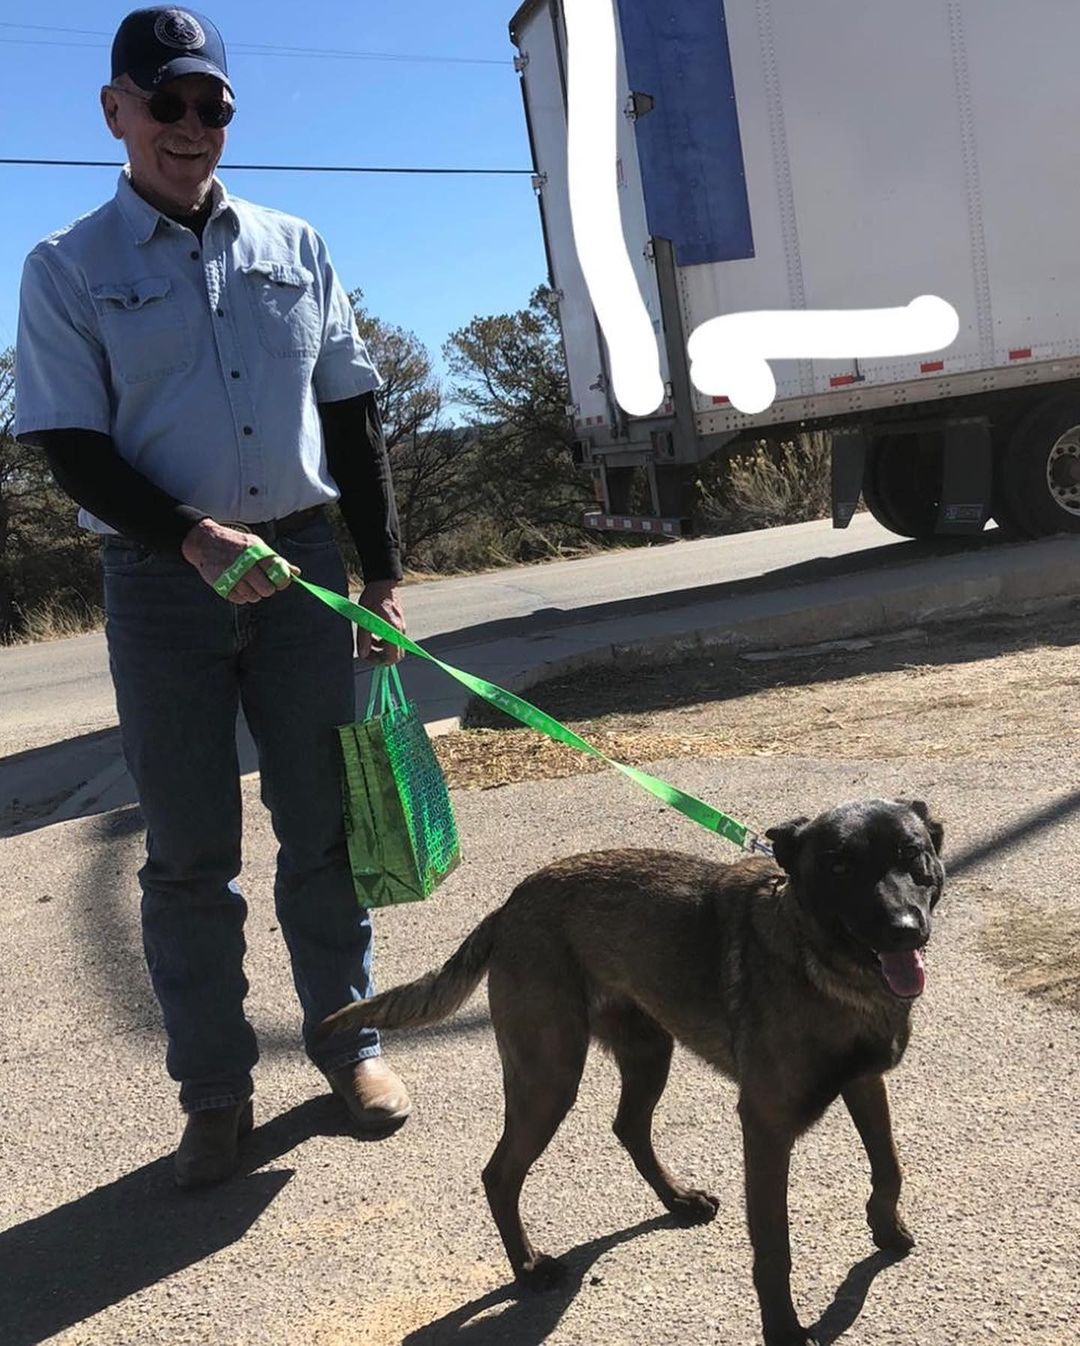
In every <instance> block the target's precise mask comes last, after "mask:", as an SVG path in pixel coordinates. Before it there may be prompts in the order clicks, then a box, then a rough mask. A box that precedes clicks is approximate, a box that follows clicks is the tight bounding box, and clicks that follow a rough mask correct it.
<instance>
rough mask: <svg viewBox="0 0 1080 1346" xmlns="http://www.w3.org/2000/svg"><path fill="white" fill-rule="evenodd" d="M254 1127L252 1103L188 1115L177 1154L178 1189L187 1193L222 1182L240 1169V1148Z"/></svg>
mask: <svg viewBox="0 0 1080 1346" xmlns="http://www.w3.org/2000/svg"><path fill="white" fill-rule="evenodd" d="M253 1125H254V1119H253V1116H252V1109H251V1099H250V1098H249V1099H248V1100H247V1102H246V1103H235V1104H230V1105H229V1106H228V1107H226V1108H204V1109H203V1110H202V1111H201V1112H191V1113H188V1119H187V1124H186V1125H185V1127H184V1134H183V1136H181V1138H180V1144H179V1146H178V1147H177V1150H176V1156H175V1159H174V1161H173V1162H174V1165H175V1170H176V1185H177V1187H182V1188H183V1189H184V1190H185V1191H190V1190H191V1188H193V1187H209V1186H210V1184H211V1183H215V1182H222V1181H223V1180H224V1179H225V1178H227V1177H228V1176H229V1175H230V1174H231V1173H232V1172H233V1171H234V1170H235V1168H236V1164H237V1157H238V1156H237V1146H238V1144H239V1142H240V1141H241V1140H243V1138H244V1137H245V1136H246V1135H248V1134H249V1133H250V1131H251V1128H252V1126H253Z"/></svg>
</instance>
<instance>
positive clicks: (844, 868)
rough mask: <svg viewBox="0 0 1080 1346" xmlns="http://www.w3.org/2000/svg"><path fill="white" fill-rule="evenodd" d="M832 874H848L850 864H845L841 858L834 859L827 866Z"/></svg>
mask: <svg viewBox="0 0 1080 1346" xmlns="http://www.w3.org/2000/svg"><path fill="white" fill-rule="evenodd" d="M829 868H830V869H831V870H832V872H833V873H834V874H850V873H851V866H850V865H848V864H845V863H844V861H843V860H834V861H833V862H832V864H831V865H830V866H829Z"/></svg>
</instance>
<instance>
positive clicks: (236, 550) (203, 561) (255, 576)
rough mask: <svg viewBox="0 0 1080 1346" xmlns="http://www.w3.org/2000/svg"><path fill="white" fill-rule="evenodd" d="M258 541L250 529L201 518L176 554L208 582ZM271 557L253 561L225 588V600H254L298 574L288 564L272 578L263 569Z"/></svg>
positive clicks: (288, 581) (259, 539)
mask: <svg viewBox="0 0 1080 1346" xmlns="http://www.w3.org/2000/svg"><path fill="white" fill-rule="evenodd" d="M261 541H262V539H261V538H259V537H256V536H255V534H254V533H245V532H243V531H241V530H240V529H238V528H229V527H227V526H226V525H225V524H221V523H215V521H214V520H213V519H202V520H200V522H199V523H197V524H196V525H195V527H194V528H192V530H191V531H190V532H189V533H188V534H187V536H186V537H185V538H184V540H183V542H182V543H181V544H180V554H181V555H182V556H183V558H184V560H185V561H189V562H190V563H191V564H192V565H193V566H194V567H195V569H196V570H197V571H198V572H199V574H200V575H201V576H202V577H203V579H204V580H205V581H206V583H207V584H209V585H211V586H212V585H213V583H214V581H215V580H216V579H217V578H218V576H219V575H222V574H224V572H225V571H226V570H228V568H229V567H230V566H231V565H232V563H233V562H234V561H235V560H236V558H237V557H238V556H240V555H241V554H242V553H243V552H246V551H247V549H248V548H249V547H253V546H254V545H255V543H257V542H261ZM274 560H275V558H274V557H272V556H264V557H263V558H262V560H261V561H259V562H257V564H255V565H253V566H252V567H251V569H250V570H249V571H248V572H247V574H246V575H244V576H243V577H242V578H241V579H239V580H237V582H236V583H235V584H234V585H233V587H232V588H231V589H230V590H229V593H228V600H229V602H230V603H258V602H259V600H260V599H263V598H269V597H270V595H271V594H276V593H277V591H278V590H279V589H285V588H287V587H288V586H289V584H290V583H291V582H292V577H293V575H299V573H300V569H299V567H298V566H294V565H292V564H290V565H289V574H287V575H283V576H282V577H281V579H280V580H277V581H275V580H272V579H270V577H269V576H268V575H267V573H266V571H267V568H268V567H269V566H272V565H273V564H274Z"/></svg>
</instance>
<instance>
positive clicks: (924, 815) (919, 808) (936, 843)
mask: <svg viewBox="0 0 1080 1346" xmlns="http://www.w3.org/2000/svg"><path fill="white" fill-rule="evenodd" d="M896 802H897V803H898V804H903V805H904V807H905V808H909V809H910V810H911V811H912V813H914V814H915V815H916V816H917V817H919V818H921V819H922V821H923V823H924V824H925V826H926V830H927V831H928V832H929V833H930V841H931V844H932V845H933V847H934V850H935V851H937V853H938V855H940V854H941V846H942V843H943V842H944V840H945V828H944V827H943V826H942V825H941V823H939V822H938V820H937V819H936V818H932V817H931V816H930V808H929V806H928V805H927V803H926V802H925V800H922V799H898V800H897V801H896Z"/></svg>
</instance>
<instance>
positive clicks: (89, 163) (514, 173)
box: [0, 159, 532, 177]
mask: <svg viewBox="0 0 1080 1346" xmlns="http://www.w3.org/2000/svg"><path fill="white" fill-rule="evenodd" d="M3 164H9V165H14V166H17V167H38V168H123V167H124V165H123V163H122V162H121V161H119V160H112V159H0V165H3ZM219 167H220V168H221V170H222V171H223V172H227V173H235V172H242V171H244V170H252V171H256V172H260V173H416V174H421V173H428V174H436V175H442V176H451V175H459V174H472V175H474V176H480V177H526V176H531V175H532V169H531V168H376V167H367V166H361V165H354V164H220V165H219Z"/></svg>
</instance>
